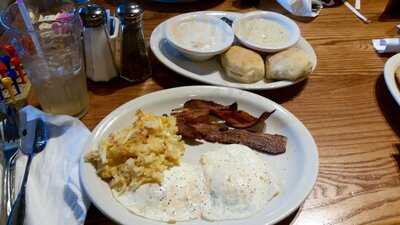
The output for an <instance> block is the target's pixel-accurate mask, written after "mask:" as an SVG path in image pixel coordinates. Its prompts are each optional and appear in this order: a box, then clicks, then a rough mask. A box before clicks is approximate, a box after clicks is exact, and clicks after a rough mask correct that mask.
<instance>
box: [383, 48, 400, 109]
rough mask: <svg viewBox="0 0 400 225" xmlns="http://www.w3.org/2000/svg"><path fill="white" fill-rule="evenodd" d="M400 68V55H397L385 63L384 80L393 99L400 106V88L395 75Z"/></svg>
mask: <svg viewBox="0 0 400 225" xmlns="http://www.w3.org/2000/svg"><path fill="white" fill-rule="evenodd" d="M399 68H400V53H399V54H396V55H394V56H392V57H390V59H388V61H386V63H385V68H384V78H385V83H386V86H387V87H388V89H389V91H390V93H391V94H392V96H393V98H394V99H395V100H396V102H397V104H399V106H400V86H399V85H397V82H396V77H395V73H396V70H397V69H399Z"/></svg>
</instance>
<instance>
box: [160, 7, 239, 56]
mask: <svg viewBox="0 0 400 225" xmlns="http://www.w3.org/2000/svg"><path fill="white" fill-rule="evenodd" d="M189 25H190V26H189ZM212 34H214V35H212ZM165 36H166V38H167V40H168V42H169V43H170V44H171V45H172V46H173V47H175V48H176V49H177V50H178V51H179V52H181V53H182V54H183V55H185V56H186V57H187V58H189V59H191V60H193V61H205V60H208V59H210V58H212V57H213V56H215V55H218V54H221V53H223V52H224V51H225V50H227V49H228V48H229V47H230V46H231V45H232V42H233V40H234V38H235V35H234V34H233V30H232V28H231V27H230V26H229V25H228V24H226V23H225V22H224V21H222V20H220V19H219V18H217V17H214V16H209V15H199V14H192V15H190V14H189V15H187V14H184V15H180V16H176V17H174V18H172V19H171V20H169V21H168V22H167V24H166V28H165ZM213 37H214V38H213ZM196 45H197V46H196Z"/></svg>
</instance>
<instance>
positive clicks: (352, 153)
mask: <svg viewBox="0 0 400 225" xmlns="http://www.w3.org/2000/svg"><path fill="white" fill-rule="evenodd" d="M98 2H100V3H102V4H103V5H105V6H107V7H112V6H111V5H110V4H108V3H106V2H103V1H102V0H99V1H98ZM274 2H275V1H274V0H261V3H260V5H259V6H257V7H256V8H258V9H262V10H273V11H278V12H281V13H284V14H287V12H285V11H284V10H283V9H282V8H281V7H280V6H278V5H277V4H276V3H274ZM139 3H141V4H142V5H143V7H144V8H145V15H144V28H145V36H146V40H147V41H148V39H149V37H150V34H151V32H152V30H153V29H154V28H155V27H156V26H157V25H158V24H160V23H161V22H163V21H164V20H166V19H167V18H169V17H172V16H174V15H177V14H180V13H184V12H189V11H197V10H225V11H239V12H245V11H252V10H255V9H256V8H255V7H249V6H246V5H245V4H243V2H239V1H232V0H226V1H223V0H209V1H206V0H202V1H199V2H197V3H191V4H177V5H176V4H161V3H154V2H151V1H150V0H144V1H139ZM350 3H353V2H352V1H350ZM385 5H386V1H385V0H364V1H362V8H361V11H362V13H363V14H364V15H365V16H367V17H368V18H369V19H370V20H371V21H372V22H371V23H370V24H364V23H362V22H361V21H360V20H358V19H357V18H356V17H355V16H354V15H353V14H352V13H351V12H350V11H349V10H348V9H347V8H346V7H345V6H344V5H341V6H338V7H333V8H325V9H323V10H322V11H321V14H320V15H319V16H318V17H317V18H315V19H313V20H304V19H299V18H294V19H296V22H297V23H298V24H299V26H300V28H301V32H302V35H303V36H304V37H305V38H306V39H307V40H308V41H309V42H310V43H311V44H312V46H313V47H314V49H315V51H316V53H317V56H318V65H317V69H316V70H315V72H314V73H313V74H312V75H311V76H310V77H309V78H308V79H307V80H306V81H304V82H301V83H300V84H297V85H295V86H292V87H288V88H284V89H279V90H275V91H261V92H256V93H257V94H259V95H262V96H265V97H266V98H269V99H272V100H273V101H275V102H277V103H279V104H282V105H283V106H284V107H285V108H286V109H288V110H289V111H291V112H292V113H293V114H294V115H295V116H296V117H298V118H299V119H300V120H301V121H302V122H303V123H304V124H305V126H306V127H307V128H308V129H309V130H310V131H311V133H312V135H313V136H314V138H315V141H316V143H317V145H318V150H319V156H320V171H319V177H318V180H317V183H316V185H315V188H314V190H313V191H312V193H311V194H310V195H309V196H308V198H307V199H306V201H305V202H304V204H303V205H302V206H301V207H300V209H298V210H296V212H295V213H293V214H292V215H291V216H289V217H288V218H286V219H285V220H284V221H282V222H281V223H279V224H280V225H287V224H294V225H339V224H340V225H355V224H358V225H361V224H377V225H378V224H380V225H381V224H386V225H388V224H393V225H395V224H396V225H397V224H400V176H399V175H400V169H399V168H400V167H399V166H400V160H399V158H400V157H399V151H400V139H399V135H400V108H399V106H398V105H397V104H396V103H395V101H394V100H393V98H392V97H391V95H390V94H389V92H388V90H387V87H386V85H385V83H384V79H383V73H382V71H383V66H384V63H385V61H386V60H387V59H388V57H390V55H378V54H376V53H375V51H374V50H373V48H372V45H371V40H372V39H373V38H382V37H393V36H396V29H395V25H396V24H397V23H400V20H397V21H396V20H392V21H382V20H381V19H380V15H381V13H382V12H383V10H384V8H385ZM152 66H153V77H152V78H151V79H149V80H147V81H146V82H144V83H140V84H134V85H132V84H128V83H125V82H123V81H120V80H116V81H113V82H111V83H106V84H97V83H89V90H90V109H89V112H88V114H87V115H86V116H85V117H84V118H82V121H83V122H84V123H85V124H86V125H87V126H88V127H89V128H90V129H93V128H94V127H95V126H96V125H97V124H98V123H99V122H100V121H101V120H102V119H103V118H104V117H105V116H106V115H107V114H108V113H110V112H111V111H112V110H114V109H115V108H117V107H118V106H120V105H122V104H123V103H125V102H127V101H129V100H132V99H134V98H136V97H139V96H141V95H144V94H147V93H150V92H154V91H157V90H160V89H165V88H171V87H177V86H185V85H195V84H200V83H197V82H194V81H191V80H188V79H186V78H183V77H181V76H179V75H178V74H176V73H174V72H172V71H170V70H169V69H167V68H166V67H165V66H163V65H162V64H161V63H160V62H158V61H157V60H156V59H155V58H154V57H153V56H152ZM396 159H397V160H398V161H396ZM293 188H296V187H293ZM113 224H115V223H113V222H112V221H111V220H109V219H108V218H107V217H106V216H104V215H103V214H102V213H101V212H99V211H98V210H97V209H96V208H95V207H94V206H91V208H90V210H89V212H88V216H87V219H86V222H85V225H113Z"/></svg>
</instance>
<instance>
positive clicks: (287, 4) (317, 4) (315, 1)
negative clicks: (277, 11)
mask: <svg viewBox="0 0 400 225" xmlns="http://www.w3.org/2000/svg"><path fill="white" fill-rule="evenodd" d="M277 1H278V3H279V4H281V5H282V7H283V8H285V9H286V10H287V11H289V12H290V13H292V14H293V15H296V16H305V17H316V16H318V14H319V11H320V10H321V9H322V3H321V1H319V0H277Z"/></svg>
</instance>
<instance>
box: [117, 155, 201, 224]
mask: <svg viewBox="0 0 400 225" xmlns="http://www.w3.org/2000/svg"><path fill="white" fill-rule="evenodd" d="M206 192H207V191H206V187H205V182H204V177H203V174H202V172H201V167H200V166H193V165H189V164H185V163H182V164H181V165H180V166H177V167H173V168H171V169H169V170H167V171H165V172H164V179H163V182H162V183H161V186H160V185H158V184H144V185H142V186H140V187H139V188H138V189H137V190H136V191H129V192H125V193H123V194H122V195H119V194H118V193H116V192H114V193H113V194H114V197H115V198H116V199H117V200H118V201H119V202H120V203H121V204H122V205H124V206H125V207H126V208H128V209H129V210H130V211H132V212H134V213H135V214H137V215H139V216H143V217H145V218H149V219H153V220H158V221H164V222H175V221H186V220H192V219H198V218H200V217H201V213H202V208H203V205H205V204H206V202H207V201H208V199H207V197H208V194H206Z"/></svg>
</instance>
